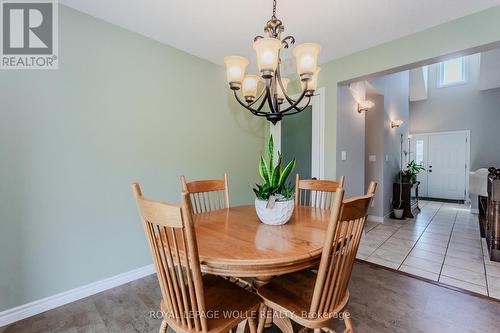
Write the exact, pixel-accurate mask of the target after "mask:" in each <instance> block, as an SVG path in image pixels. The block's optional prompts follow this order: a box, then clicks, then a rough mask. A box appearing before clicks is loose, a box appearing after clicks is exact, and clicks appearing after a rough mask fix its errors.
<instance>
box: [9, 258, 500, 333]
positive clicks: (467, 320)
mask: <svg viewBox="0 0 500 333" xmlns="http://www.w3.org/2000/svg"><path fill="white" fill-rule="evenodd" d="M349 289H350V291H351V301H350V305H349V309H350V311H351V314H352V318H353V321H354V327H355V328H356V332H358V333H363V332H369V333H377V332H381V333H382V332H391V333H394V332H412V333H415V332H439V333H445V332H482V333H488V332H492V333H493V332H498V318H500V302H495V301H491V300H487V299H483V298H479V297H475V296H471V295H467V294H464V293H461V292H458V291H454V290H450V289H446V288H444V287H440V286H436V285H433V284H430V283H427V282H424V281H421V280H417V279H415V278H412V277H408V276H404V275H401V274H398V273H396V272H391V271H387V270H385V269H383V268H377V267H373V266H371V265H369V264H366V263H356V264H355V268H354V272H353V276H352V280H351V284H350V288H349ZM159 299H160V290H159V287H158V283H157V280H156V277H155V276H149V277H146V278H143V279H141V280H138V281H135V282H132V283H129V284H126V285H124V286H121V287H118V288H114V289H112V290H109V291H106V292H103V293H100V294H98V295H94V296H92V297H89V298H86V299H83V300H80V301H77V302H75V303H72V304H68V305H65V306H62V307H60V308H57V309H55V310H51V311H48V312H45V313H42V314H40V315H37V316H34V317H31V318H28V319H25V320H23V321H20V322H17V323H15V324H12V325H10V326H6V327H3V328H0V333H12V332H15V333H39V332H40V333H41V332H43V333H46V332H50V333H83V332H85V333H91V332H99V333H105V332H109V333H111V332H113V333H114V332H117V333H118V332H119V333H128V332H141V333H142V332H155V333H156V332H158V329H159V327H160V323H161V321H160V320H158V319H155V318H153V317H151V316H150V312H151V311H156V310H157V308H158V301H159ZM336 327H337V324H336V325H335V327H334V328H336ZM338 327H339V328H340V327H343V326H342V323H339V325H338ZM170 332H171V331H170ZM276 332H278V331H277V330H276V329H275V328H271V329H269V330H268V331H266V333H276Z"/></svg>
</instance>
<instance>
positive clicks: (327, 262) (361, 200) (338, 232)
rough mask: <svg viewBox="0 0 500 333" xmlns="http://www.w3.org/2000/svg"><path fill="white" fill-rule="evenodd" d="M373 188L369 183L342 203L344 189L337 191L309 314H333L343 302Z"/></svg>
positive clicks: (344, 301)
mask: <svg viewBox="0 0 500 333" xmlns="http://www.w3.org/2000/svg"><path fill="white" fill-rule="evenodd" d="M376 187H377V184H376V183H375V182H371V183H370V185H369V187H368V193H367V194H366V195H364V196H360V197H354V198H351V199H348V200H345V201H343V197H344V189H343V188H339V189H338V191H337V193H336V196H335V201H334V204H333V208H332V213H331V219H330V222H329V225H328V231H327V236H326V240H325V244H324V246H323V253H322V255H321V261H320V266H319V269H318V277H317V279H316V284H315V287H314V292H313V298H312V301H311V308H310V312H311V314H312V315H320V316H321V315H325V314H329V313H334V312H336V311H338V310H339V309H338V307H339V306H341V305H342V304H344V303H346V296H347V286H348V284H349V280H350V278H351V272H352V268H353V265H354V260H355V258H356V253H357V251H358V246H359V241H360V238H361V234H362V232H363V227H364V224H365V221H366V218H367V216H368V209H369V207H370V202H371V200H372V198H373V195H374V193H375V190H376Z"/></svg>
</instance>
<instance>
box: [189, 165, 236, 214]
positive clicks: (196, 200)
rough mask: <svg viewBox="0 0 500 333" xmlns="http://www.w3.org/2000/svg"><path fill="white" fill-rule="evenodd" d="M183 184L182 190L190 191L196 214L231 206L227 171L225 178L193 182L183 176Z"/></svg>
mask: <svg viewBox="0 0 500 333" xmlns="http://www.w3.org/2000/svg"><path fill="white" fill-rule="evenodd" d="M181 184H182V190H183V191H184V192H187V193H189V196H190V198H191V202H192V203H193V205H192V207H193V213H194V214H199V213H204V212H209V211H212V210H217V209H222V208H229V189H228V181H227V174H226V173H225V174H224V179H213V180H194V181H191V182H186V177H184V176H181Z"/></svg>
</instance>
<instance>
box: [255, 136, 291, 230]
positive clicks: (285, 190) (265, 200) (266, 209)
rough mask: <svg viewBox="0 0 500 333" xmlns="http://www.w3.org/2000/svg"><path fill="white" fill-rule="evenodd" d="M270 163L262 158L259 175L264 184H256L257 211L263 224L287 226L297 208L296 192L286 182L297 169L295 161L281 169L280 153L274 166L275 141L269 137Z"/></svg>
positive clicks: (268, 151)
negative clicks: (295, 207)
mask: <svg viewBox="0 0 500 333" xmlns="http://www.w3.org/2000/svg"><path fill="white" fill-rule="evenodd" d="M267 153H268V161H266V160H265V159H264V157H263V156H262V155H261V156H260V163H259V173H260V176H261V177H262V180H263V183H262V184H256V187H255V188H254V189H253V191H254V193H255V196H256V198H255V210H256V211H257V216H258V217H259V219H260V220H261V222H262V223H265V224H270V225H281V224H285V223H286V222H288V220H290V218H291V217H292V214H293V209H294V206H295V202H294V197H293V195H294V190H293V187H292V186H289V185H288V184H286V180H287V178H288V176H289V175H290V173H291V172H292V170H293V169H294V168H295V163H296V162H295V159H293V160H292V161H290V162H289V163H288V164H287V165H286V167H285V168H284V169H282V168H281V162H282V159H281V154H280V153H279V152H278V161H277V162H276V165H275V164H274V141H273V136H272V135H271V136H270V137H269V141H268V144H267Z"/></svg>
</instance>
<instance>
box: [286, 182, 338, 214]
mask: <svg viewBox="0 0 500 333" xmlns="http://www.w3.org/2000/svg"><path fill="white" fill-rule="evenodd" d="M344 181H345V177H344V176H342V177H340V179H339V181H338V182H337V181H334V180H317V179H300V175H299V174H297V176H296V179H295V205H302V206H310V207H316V208H322V209H330V208H331V207H332V204H333V201H334V198H335V192H336V191H337V189H338V188H340V187H344Z"/></svg>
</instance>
